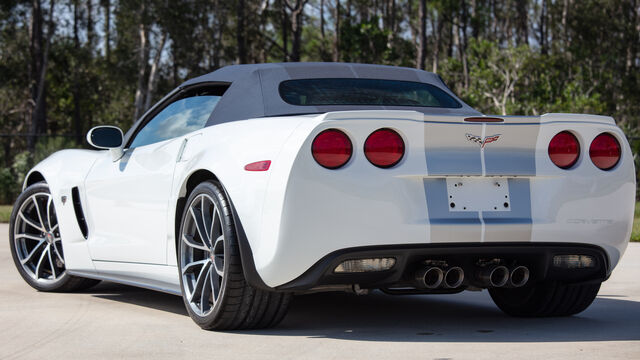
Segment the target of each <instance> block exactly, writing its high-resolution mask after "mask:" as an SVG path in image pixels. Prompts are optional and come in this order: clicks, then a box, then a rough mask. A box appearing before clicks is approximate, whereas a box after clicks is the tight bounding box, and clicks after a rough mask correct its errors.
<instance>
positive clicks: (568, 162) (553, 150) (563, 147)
mask: <svg viewBox="0 0 640 360" xmlns="http://www.w3.org/2000/svg"><path fill="white" fill-rule="evenodd" d="M579 156H580V143H578V139H576V137H575V136H574V135H573V134H572V133H570V132H568V131H563V132H560V133H558V134H556V136H554V137H553V139H551V142H549V158H550V159H551V161H553V163H554V164H556V166H558V167H559V168H562V169H568V168H570V167H572V166H573V165H575V163H576V162H577V161H578V157H579Z"/></svg>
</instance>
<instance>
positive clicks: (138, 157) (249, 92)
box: [9, 63, 635, 329]
mask: <svg viewBox="0 0 640 360" xmlns="http://www.w3.org/2000/svg"><path fill="white" fill-rule="evenodd" d="M87 140H88V142H89V144H90V145H92V146H93V147H95V148H97V149H98V150H64V151H60V152H57V153H55V154H53V155H51V156H50V157H48V158H47V159H46V160H44V161H42V162H41V163H39V164H38V165H37V166H36V167H35V168H34V169H33V170H31V172H29V174H28V175H27V177H26V180H25V183H24V191H23V193H22V194H21V195H20V196H19V198H18V200H17V202H16V204H15V207H14V209H13V214H12V218H11V227H10V235H9V236H10V245H11V251H12V254H13V258H14V261H15V264H16V266H17V268H18V270H19V272H20V274H21V275H22V277H23V278H24V279H25V281H26V282H27V283H28V284H29V285H31V286H33V287H34V288H36V289H38V290H41V291H73V290H78V289H83V288H87V287H89V286H92V285H94V284H96V283H97V282H98V281H99V280H108V281H115V282H119V283H124V284H130V285H135V286H141V287H145V288H150V289H155V290H160V291H164V292H168V293H172V294H176V295H181V296H182V297H183V299H184V303H185V305H186V308H187V310H188V312H189V314H190V316H191V317H192V318H193V320H194V321H195V322H196V323H197V324H198V325H200V326H201V327H202V328H205V329H244V328H261V327H268V326H273V325H275V324H277V323H278V322H279V321H280V320H281V319H282V318H283V317H284V315H285V313H286V311H287V307H288V304H289V301H290V299H291V296H292V294H295V293H305V292H316V291H352V292H355V293H358V294H365V293H367V292H368V291H369V290H371V289H381V290H382V291H384V292H386V293H389V294H438V293H454V292H460V291H464V290H479V289H488V290H489V292H490V294H491V297H492V298H493V300H494V301H495V303H496V304H497V306H498V307H500V309H502V310H503V311H505V312H506V313H508V314H511V315H515V316H563V315H571V314H575V313H578V312H580V311H582V310H584V309H586V308H587V307H588V306H589V305H590V304H591V302H592V301H593V300H594V298H595V297H596V294H597V293H598V290H599V288H600V284H601V282H603V281H605V280H606V279H607V278H608V277H609V275H610V274H611V272H612V271H613V269H614V267H615V266H616V264H617V263H618V261H619V260H620V256H622V254H623V252H624V250H625V248H626V246H627V243H628V241H629V237H630V232H631V226H632V218H633V208H634V196H635V172H634V165H633V158H632V154H631V151H630V148H629V145H628V143H627V141H626V139H625V136H624V134H623V133H622V131H621V130H620V129H619V128H618V127H617V126H616V124H615V122H614V120H613V119H612V118H610V117H605V116H593V115H577V114H546V115H542V116H526V117H525V116H515V117H514V116H508V117H503V116H500V117H487V116H484V115H482V114H481V113H479V112H478V111H476V110H474V109H472V108H471V107H469V106H468V105H466V104H465V103H464V102H462V101H461V100H460V99H459V98H458V97H456V95H454V94H453V93H452V92H451V91H450V90H449V89H448V88H447V87H446V85H445V84H444V83H443V82H442V80H441V79H440V78H439V77H438V76H437V75H434V74H432V73H428V72H424V71H419V70H414V69H408V68H398V67H388V66H376V65H356V64H338V63H289V64H262V65H237V66H228V67H225V68H222V69H220V70H218V71H215V72H213V73H210V74H207V75H204V76H201V77H198V78H195V79H192V80H189V81H187V82H185V83H184V84H182V85H181V86H180V87H178V88H177V89H175V90H174V91H172V92H171V93H170V94H168V95H167V96H166V97H165V98H164V99H162V100H161V101H160V102H159V103H157V104H156V105H155V106H153V107H152V108H151V109H150V110H149V111H148V112H147V113H146V114H145V115H144V116H142V118H141V119H140V120H139V121H138V122H137V123H136V124H135V125H134V126H133V127H132V128H131V129H130V130H129V131H128V132H127V133H126V134H124V135H123V133H122V131H121V130H120V129H118V128H116V127H111V126H99V127H96V128H93V129H92V130H91V131H90V132H89V133H88V135H87ZM100 149H102V150H100Z"/></svg>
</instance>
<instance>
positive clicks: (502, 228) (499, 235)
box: [424, 124, 539, 243]
mask: <svg viewBox="0 0 640 360" xmlns="http://www.w3.org/2000/svg"><path fill="white" fill-rule="evenodd" d="M510 125H511V124H510ZM538 132H539V125H538V124H526V125H524V124H523V125H520V126H505V125H489V124H469V125H467V124H455V126H446V125H445V124H438V125H436V124H425V157H426V162H427V164H426V165H427V174H428V175H429V176H430V177H428V178H425V179H424V190H425V195H426V202H427V210H428V218H429V224H430V227H429V228H430V241H431V242H432V243H440V242H496V241H531V229H532V218H531V187H530V181H531V179H530V178H531V177H533V176H535V175H536V165H535V147H536V142H537V138H538ZM467 134H472V135H477V137H479V138H480V139H484V137H485V136H487V135H493V134H500V137H499V139H497V140H496V141H492V142H487V143H486V144H485V146H484V148H482V147H481V144H480V143H479V142H477V141H469V137H468V136H467ZM483 175H484V176H506V177H509V180H508V181H509V198H510V199H509V200H510V201H509V207H510V211H500V212H498V211H483V212H482V213H480V212H459V211H457V212H452V211H450V208H449V206H450V204H449V201H448V198H447V196H448V195H447V186H446V179H445V176H472V177H474V176H483ZM433 176H437V177H433ZM439 176H442V177H439Z"/></svg>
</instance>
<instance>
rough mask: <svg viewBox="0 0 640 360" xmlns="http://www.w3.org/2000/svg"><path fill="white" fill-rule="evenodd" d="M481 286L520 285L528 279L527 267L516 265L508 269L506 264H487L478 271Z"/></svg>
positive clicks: (514, 286) (515, 286)
mask: <svg viewBox="0 0 640 360" xmlns="http://www.w3.org/2000/svg"><path fill="white" fill-rule="evenodd" d="M478 280H479V282H480V285H481V286H482V287H512V288H517V287H522V286H524V285H525V284H526V283H527V282H528V281H529V268H527V267H526V266H516V267H515V268H513V269H511V270H509V269H508V268H507V267H506V266H503V265H497V266H495V265H494V266H487V267H485V268H482V269H481V270H480V271H479V272H478Z"/></svg>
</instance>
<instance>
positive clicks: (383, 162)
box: [364, 129, 404, 168]
mask: <svg viewBox="0 0 640 360" xmlns="http://www.w3.org/2000/svg"><path fill="white" fill-rule="evenodd" d="M364 155H365V156H366V157H367V160H369V162H370V163H372V164H373V165H375V166H377V167H380V168H390V167H392V166H394V165H396V164H397V163H399V162H400V160H402V157H403V156H404V141H403V140H402V137H401V136H400V134H398V133H397V132H395V131H394V130H391V129H378V130H376V131H374V132H373V133H371V135H369V137H368V138H367V140H366V141H365V142H364Z"/></svg>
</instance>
